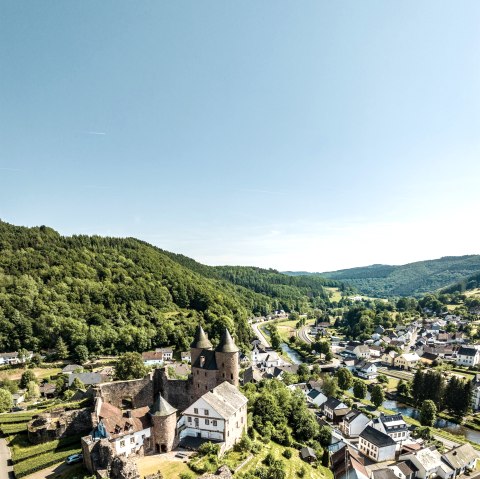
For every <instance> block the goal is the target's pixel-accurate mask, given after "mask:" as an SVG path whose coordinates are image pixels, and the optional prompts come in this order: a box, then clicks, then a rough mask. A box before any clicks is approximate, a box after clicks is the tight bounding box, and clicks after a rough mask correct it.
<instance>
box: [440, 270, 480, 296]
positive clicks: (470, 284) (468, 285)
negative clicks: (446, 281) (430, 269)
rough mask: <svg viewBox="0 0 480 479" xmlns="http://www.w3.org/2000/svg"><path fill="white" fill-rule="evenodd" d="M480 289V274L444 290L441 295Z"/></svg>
mask: <svg viewBox="0 0 480 479" xmlns="http://www.w3.org/2000/svg"><path fill="white" fill-rule="evenodd" d="M477 288H480V273H477V274H473V275H472V276H468V277H467V278H464V279H462V280H460V281H458V282H456V283H454V284H452V285H450V286H447V287H446V288H443V289H442V291H441V293H445V294H448V293H463V292H465V291H469V290H472V289H477Z"/></svg>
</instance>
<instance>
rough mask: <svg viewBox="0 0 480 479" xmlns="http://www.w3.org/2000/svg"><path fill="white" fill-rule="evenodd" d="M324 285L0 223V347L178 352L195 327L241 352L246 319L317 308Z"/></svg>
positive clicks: (131, 244)
mask: <svg viewBox="0 0 480 479" xmlns="http://www.w3.org/2000/svg"><path fill="white" fill-rule="evenodd" d="M324 285H336V286H338V285H339V283H338V282H336V281H334V280H323V279H321V278H315V277H312V278H291V277H288V276H285V275H283V274H280V273H278V272H276V271H274V270H262V269H257V268H243V267H219V268H217V267H209V266H204V265H201V264H199V263H197V262H195V261H193V260H191V259H189V258H186V257H185V256H181V255H175V254H172V253H168V252H165V251H162V250H160V249H158V248H156V247H153V246H151V245H149V244H147V243H145V242H142V241H139V240H136V239H134V238H126V239H119V238H102V237H99V236H91V237H90V236H72V237H64V236H61V235H60V234H58V233H57V232H56V231H54V230H52V229H51V228H48V227H45V226H40V227H36V228H25V227H17V226H12V225H9V224H7V223H4V222H0V351H12V350H18V349H19V348H27V349H33V350H35V351H38V350H41V349H49V348H54V347H55V345H56V344H57V343H58V341H59V339H60V338H61V339H62V340H63V341H64V342H65V343H66V345H67V347H68V348H69V350H70V351H72V350H73V349H75V348H76V347H78V346H79V345H83V346H86V347H87V348H88V351H89V352H91V353H94V354H99V353H117V352H122V351H130V350H137V351H144V350H148V349H151V348H153V347H157V346H165V345H175V346H176V347H177V348H179V349H186V348H187V347H188V345H189V342H190V341H191V339H192V337H193V332H194V328H195V326H196V324H197V323H198V322H199V321H201V322H202V323H203V324H204V325H205V328H206V330H207V332H208V333H209V335H210V337H211V338H212V340H213V341H215V340H217V339H218V338H219V336H220V334H221V331H222V330H223V328H224V327H225V326H227V327H229V328H230V330H231V331H232V333H233V334H234V335H235V336H236V339H237V341H238V343H239V344H240V345H241V346H242V347H243V348H245V347H246V346H247V344H248V342H249V340H250V339H251V330H250V328H249V326H248V323H247V319H248V317H249V316H251V315H252V314H266V313H268V312H270V311H273V310H276V309H284V310H285V311H293V310H300V309H301V310H306V309H308V308H319V307H323V306H326V305H327V304H328V302H329V298H328V294H327V292H326V291H325V290H324V288H323V286H324Z"/></svg>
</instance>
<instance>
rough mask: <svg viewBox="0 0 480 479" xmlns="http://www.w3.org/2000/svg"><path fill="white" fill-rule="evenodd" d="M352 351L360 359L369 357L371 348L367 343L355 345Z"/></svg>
mask: <svg viewBox="0 0 480 479" xmlns="http://www.w3.org/2000/svg"><path fill="white" fill-rule="evenodd" d="M352 352H353V354H355V356H356V357H357V358H358V359H368V358H369V357H370V348H369V347H368V346H367V345H366V344H361V345H359V346H355V347H354V348H353V350H352Z"/></svg>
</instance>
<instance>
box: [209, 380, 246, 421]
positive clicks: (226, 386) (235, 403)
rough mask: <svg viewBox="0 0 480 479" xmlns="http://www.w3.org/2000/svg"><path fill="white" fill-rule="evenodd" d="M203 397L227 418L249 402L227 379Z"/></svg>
mask: <svg viewBox="0 0 480 479" xmlns="http://www.w3.org/2000/svg"><path fill="white" fill-rule="evenodd" d="M202 399H203V400H204V401H206V402H207V403H208V404H210V406H212V408H213V409H214V410H215V411H217V413H218V414H220V415H221V416H222V417H223V418H226V419H227V418H229V417H230V416H232V415H233V414H234V413H235V412H236V411H238V409H240V408H241V407H242V406H243V405H244V404H246V403H247V398H246V397H245V396H244V395H243V394H242V393H241V392H240V391H239V390H238V389H237V388H236V387H235V386H233V385H232V384H230V383H229V382H227V381H225V382H223V383H222V384H220V386H217V387H216V388H213V389H212V390H211V391H209V392H207V393H205V394H204V395H203V396H202Z"/></svg>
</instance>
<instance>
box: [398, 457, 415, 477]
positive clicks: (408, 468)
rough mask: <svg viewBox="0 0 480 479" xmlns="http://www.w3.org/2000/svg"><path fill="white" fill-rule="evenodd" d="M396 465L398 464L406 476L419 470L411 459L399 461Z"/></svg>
mask: <svg viewBox="0 0 480 479" xmlns="http://www.w3.org/2000/svg"><path fill="white" fill-rule="evenodd" d="M395 466H397V467H398V468H399V469H400V471H401V472H402V473H403V474H404V475H405V476H409V475H410V474H413V473H415V472H417V471H418V469H417V467H416V466H415V464H413V462H412V461H409V460H407V461H401V462H397V463H396V464H395Z"/></svg>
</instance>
